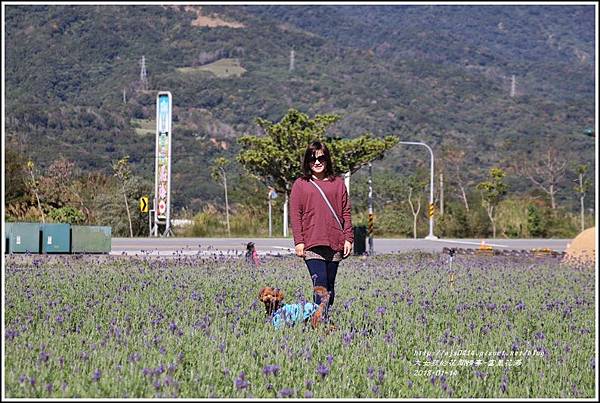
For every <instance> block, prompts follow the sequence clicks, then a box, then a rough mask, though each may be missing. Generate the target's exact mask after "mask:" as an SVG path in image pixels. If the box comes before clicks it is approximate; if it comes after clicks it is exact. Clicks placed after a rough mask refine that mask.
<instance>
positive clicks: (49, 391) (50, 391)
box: [46, 383, 52, 393]
mask: <svg viewBox="0 0 600 403" xmlns="http://www.w3.org/2000/svg"><path fill="white" fill-rule="evenodd" d="M46 391H47V392H48V393H52V384H51V383H48V384H46Z"/></svg>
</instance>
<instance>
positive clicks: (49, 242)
mask: <svg viewBox="0 0 600 403" xmlns="http://www.w3.org/2000/svg"><path fill="white" fill-rule="evenodd" d="M70 252H71V225H70V224H59V223H55V224H54V223H53V224H42V253H70Z"/></svg>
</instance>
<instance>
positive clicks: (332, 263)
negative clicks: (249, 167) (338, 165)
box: [290, 141, 354, 319]
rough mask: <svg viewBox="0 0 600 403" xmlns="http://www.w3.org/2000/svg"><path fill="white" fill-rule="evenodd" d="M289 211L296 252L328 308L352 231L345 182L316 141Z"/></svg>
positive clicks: (306, 157)
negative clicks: (334, 170)
mask: <svg viewBox="0 0 600 403" xmlns="http://www.w3.org/2000/svg"><path fill="white" fill-rule="evenodd" d="M321 192H322V193H321ZM325 199H327V200H325ZM290 215H291V224H292V232H293V234H294V244H295V245H296V247H295V249H296V255H297V256H300V257H303V258H304V262H305V263H306V266H307V267H308V271H309V273H310V276H311V278H312V283H313V291H314V303H315V304H317V305H320V304H321V301H322V300H323V301H327V308H329V307H330V306H331V305H333V300H334V297H335V290H334V286H335V277H336V275H337V270H338V265H339V262H340V261H341V260H342V259H344V258H346V257H348V255H350V252H351V251H352V243H353V242H354V233H353V231H352V218H351V215H350V200H349V198H348V192H347V190H346V185H345V184H344V180H343V179H342V178H341V177H339V176H336V175H335V174H334V172H333V166H332V164H331V155H330V154H329V150H328V149H327V146H326V145H325V144H323V143H321V142H319V141H315V142H313V143H312V144H310V145H309V146H308V148H307V149H306V152H305V153H304V158H303V160H302V175H301V177H299V178H298V179H296V181H295V182H294V185H293V186H292V191H291V194H290ZM327 313H328V310H326V311H325V315H324V318H325V319H327V317H328V315H327Z"/></svg>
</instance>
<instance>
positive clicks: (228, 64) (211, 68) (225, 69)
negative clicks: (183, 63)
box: [177, 59, 246, 78]
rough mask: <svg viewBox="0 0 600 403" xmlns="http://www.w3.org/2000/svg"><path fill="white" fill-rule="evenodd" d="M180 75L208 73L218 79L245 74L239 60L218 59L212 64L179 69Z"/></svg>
mask: <svg viewBox="0 0 600 403" xmlns="http://www.w3.org/2000/svg"><path fill="white" fill-rule="evenodd" d="M177 71H179V72H180V73H184V74H193V73H198V72H205V71H207V72H210V73H212V74H214V75H215V76H217V77H219V78H227V77H234V76H235V77H240V76H241V75H242V74H244V73H245V72H246V69H244V68H243V67H242V66H241V65H240V61H239V59H219V60H217V61H215V62H213V63H209V64H205V65H203V66H198V67H180V68H178V69H177Z"/></svg>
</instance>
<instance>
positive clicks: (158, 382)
mask: <svg viewBox="0 0 600 403" xmlns="http://www.w3.org/2000/svg"><path fill="white" fill-rule="evenodd" d="M152 386H154V389H156V390H159V389H160V388H161V387H162V385H161V383H160V380H158V379H156V380H155V381H154V382H152Z"/></svg>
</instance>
